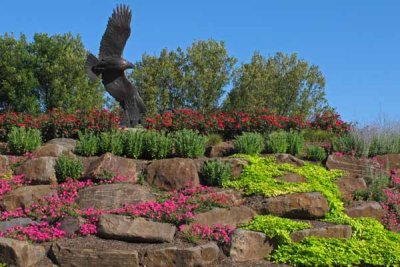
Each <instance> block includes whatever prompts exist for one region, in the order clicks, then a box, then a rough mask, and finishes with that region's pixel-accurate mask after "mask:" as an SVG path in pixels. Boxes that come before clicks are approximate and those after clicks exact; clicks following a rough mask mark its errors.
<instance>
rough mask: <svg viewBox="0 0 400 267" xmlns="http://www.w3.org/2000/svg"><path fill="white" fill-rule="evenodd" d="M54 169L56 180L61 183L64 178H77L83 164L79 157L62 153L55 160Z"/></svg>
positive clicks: (80, 174)
mask: <svg viewBox="0 0 400 267" xmlns="http://www.w3.org/2000/svg"><path fill="white" fill-rule="evenodd" d="M55 171H56V177H57V181H58V182H59V183H61V182H64V181H65V179H66V178H72V179H79V178H80V177H81V176H82V171H83V165H82V162H81V161H80V160H79V159H74V158H70V157H68V156H65V155H62V156H60V157H58V159H57V160H56V165H55Z"/></svg>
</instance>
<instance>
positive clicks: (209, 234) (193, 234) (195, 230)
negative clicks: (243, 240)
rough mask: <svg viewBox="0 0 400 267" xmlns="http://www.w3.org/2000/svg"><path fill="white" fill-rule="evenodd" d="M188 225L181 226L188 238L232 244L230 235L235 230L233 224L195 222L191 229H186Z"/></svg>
mask: <svg viewBox="0 0 400 267" xmlns="http://www.w3.org/2000/svg"><path fill="white" fill-rule="evenodd" d="M185 228H186V227H181V228H180V230H183V231H184V232H185V235H186V238H188V239H189V240H193V239H194V240H196V239H200V238H201V239H206V240H213V241H217V242H218V243H219V244H221V245H222V244H230V242H231V239H230V237H229V235H230V234H231V233H232V231H233V230H234V227H233V226H229V225H219V224H215V225H214V226H213V227H210V226H208V225H204V224H197V223H195V224H193V225H192V227H190V229H189V230H186V231H185V230H184V229H185Z"/></svg>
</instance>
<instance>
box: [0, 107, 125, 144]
mask: <svg viewBox="0 0 400 267" xmlns="http://www.w3.org/2000/svg"><path fill="white" fill-rule="evenodd" d="M0 125H1V126H0V140H5V139H6V136H7V134H8V133H9V132H10V131H11V128H12V127H14V126H18V127H25V128H31V129H39V130H40V131H41V134H42V137H43V139H44V140H45V141H46V140H50V139H53V138H57V137H67V138H77V136H78V131H79V130H80V131H86V132H93V133H96V134H98V133H101V132H106V131H111V130H113V129H117V128H118V125H119V116H118V114H117V112H110V111H107V110H91V111H89V112H83V111H79V110H77V111H76V112H74V113H71V114H68V113H65V112H62V111H60V110H57V109H54V110H52V111H49V112H48V113H45V114H40V115H37V116H32V115H28V114H24V113H15V112H10V113H4V114H0Z"/></svg>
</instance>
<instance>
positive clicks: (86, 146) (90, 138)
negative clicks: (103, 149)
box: [75, 132, 99, 157]
mask: <svg viewBox="0 0 400 267" xmlns="http://www.w3.org/2000/svg"><path fill="white" fill-rule="evenodd" d="M78 137H79V140H78V142H76V146H75V153H76V154H78V155H82V156H86V157H89V156H94V155H96V154H97V153H98V151H99V139H98V137H97V136H95V135H94V134H93V133H82V132H78Z"/></svg>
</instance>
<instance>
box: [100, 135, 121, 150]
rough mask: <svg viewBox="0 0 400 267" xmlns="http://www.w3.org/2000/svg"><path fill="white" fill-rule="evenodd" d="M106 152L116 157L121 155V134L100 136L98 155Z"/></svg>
mask: <svg viewBox="0 0 400 267" xmlns="http://www.w3.org/2000/svg"><path fill="white" fill-rule="evenodd" d="M107 152H110V153H112V154H114V155H117V156H121V155H122V154H123V152H124V146H123V134H122V133H121V132H119V131H113V132H104V133H101V134H100V137H99V153H100V154H104V153H107Z"/></svg>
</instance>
